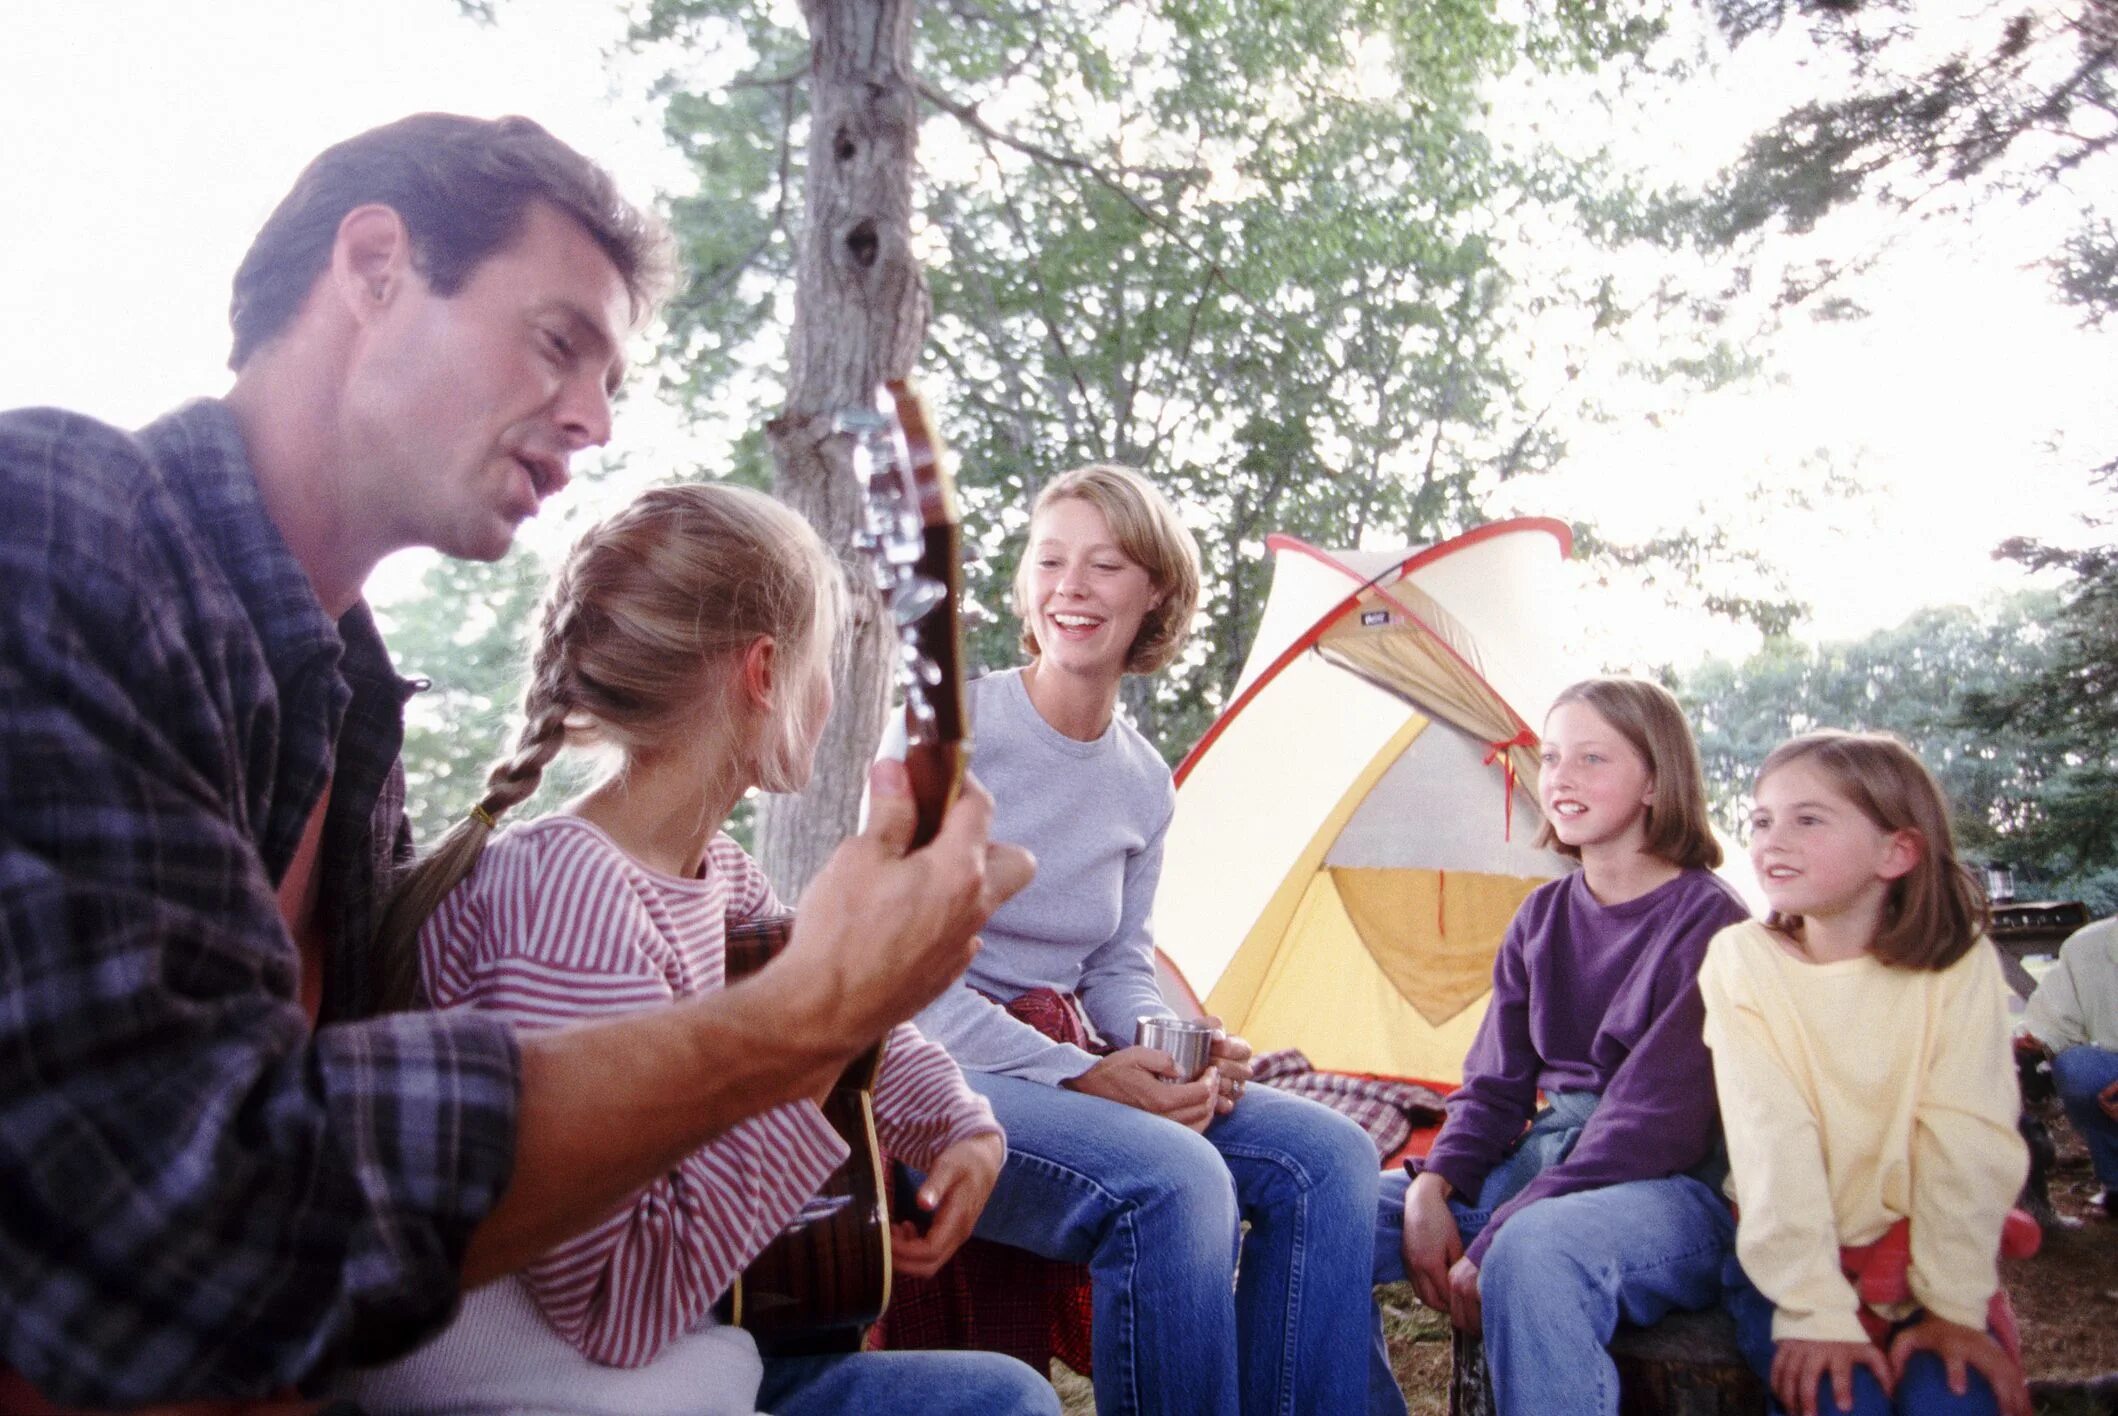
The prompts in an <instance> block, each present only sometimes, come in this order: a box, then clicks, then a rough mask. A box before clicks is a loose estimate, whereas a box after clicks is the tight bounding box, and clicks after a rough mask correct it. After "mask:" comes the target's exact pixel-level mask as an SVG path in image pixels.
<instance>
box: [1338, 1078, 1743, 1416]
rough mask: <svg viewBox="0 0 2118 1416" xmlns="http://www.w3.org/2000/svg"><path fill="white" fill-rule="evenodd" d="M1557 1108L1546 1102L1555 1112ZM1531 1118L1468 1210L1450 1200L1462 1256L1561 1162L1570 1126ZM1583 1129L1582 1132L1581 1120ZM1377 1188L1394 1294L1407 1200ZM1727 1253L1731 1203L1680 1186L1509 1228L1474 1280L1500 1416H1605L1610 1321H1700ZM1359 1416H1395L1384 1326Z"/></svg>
mask: <svg viewBox="0 0 2118 1416" xmlns="http://www.w3.org/2000/svg"><path fill="white" fill-rule="evenodd" d="M1555 1100H1556V1098H1555ZM1570 1119H1572V1118H1569V1117H1567V1116H1566V1115H1565V1114H1564V1113H1561V1114H1560V1115H1559V1116H1558V1117H1557V1118H1556V1121H1557V1123H1558V1124H1554V1120H1555V1118H1550V1117H1546V1118H1540V1120H1539V1124H1538V1125H1537V1126H1535V1127H1533V1128H1532V1129H1531V1131H1530V1132H1529V1133H1528V1134H1527V1135H1526V1136H1525V1137H1524V1139H1523V1142H1522V1144H1521V1145H1519V1146H1517V1147H1516V1149H1515V1150H1514V1151H1513V1152H1512V1153H1510V1154H1509V1156H1508V1157H1507V1158H1506V1159H1505V1160H1503V1161H1502V1162H1501V1163H1500V1164H1499V1165H1497V1166H1495V1167H1494V1168H1493V1170H1492V1171H1491V1172H1490V1173H1489V1174H1488V1175H1487V1176H1486V1180H1485V1183H1484V1185H1482V1186H1481V1187H1480V1189H1479V1192H1478V1198H1477V1200H1476V1202H1475V1203H1465V1202H1464V1201H1462V1200H1460V1199H1457V1198H1451V1199H1450V1201H1449V1209H1450V1211H1451V1212H1452V1213H1453V1214H1454V1215H1455V1216H1456V1228H1457V1232H1458V1233H1459V1234H1460V1235H1461V1236H1462V1238H1463V1242H1464V1244H1465V1245H1466V1246H1468V1245H1469V1244H1470V1242H1471V1241H1472V1240H1473V1239H1475V1238H1476V1237H1477V1236H1478V1235H1479V1234H1481V1233H1483V1232H1484V1230H1485V1227H1486V1224H1487V1222H1488V1221H1489V1220H1490V1219H1491V1218H1492V1213H1493V1211H1494V1210H1495V1209H1498V1208H1499V1207H1500V1206H1501V1205H1502V1204H1504V1203H1506V1201H1507V1200H1508V1199H1509V1197H1511V1196H1512V1195H1514V1194H1515V1192H1516V1191H1518V1190H1520V1189H1521V1188H1522V1187H1523V1186H1525V1185H1527V1184H1529V1183H1530V1181H1531V1180H1532V1179H1534V1178H1535V1177H1536V1175H1537V1173H1538V1172H1539V1171H1541V1170H1543V1169H1544V1168H1545V1167H1546V1166H1548V1165H1551V1164H1554V1163H1555V1162H1556V1161H1558V1160H1559V1159H1562V1158H1563V1157H1564V1156H1565V1154H1566V1152H1567V1151H1569V1150H1571V1149H1572V1148H1573V1142H1574V1140H1575V1139H1576V1138H1577V1137H1578V1136H1579V1135H1580V1125H1579V1121H1578V1120H1574V1121H1573V1124H1571V1125H1569V1124H1566V1123H1567V1122H1568V1121H1569V1120H1570ZM1579 1119H1583V1120H1585V1119H1586V1113H1585V1112H1584V1113H1583V1114H1582V1116H1581V1118H1579ZM1411 1183H1412V1182H1411V1177H1410V1176H1408V1175H1405V1174H1404V1173H1403V1172H1398V1173H1396V1174H1394V1175H1385V1176H1383V1178H1382V1185H1381V1189H1380V1193H1379V1195H1378V1197H1377V1201H1376V1224H1375V1250H1374V1262H1375V1267H1374V1278H1375V1281H1376V1282H1377V1283H1401V1282H1403V1281H1404V1280H1405V1278H1406V1276H1407V1275H1406V1273H1405V1258H1404V1217H1405V1216H1404V1210H1405V1191H1406V1190H1407V1189H1408V1188H1409V1187H1410V1186H1411ZM1734 1242H1735V1220H1734V1217H1733V1216H1732V1215H1731V1213H1730V1212H1729V1208H1728V1203H1727V1201H1725V1200H1723V1199H1722V1198H1721V1197H1720V1196H1719V1195H1717V1194H1715V1193H1714V1191H1713V1190H1712V1189H1711V1188H1710V1187H1709V1186H1707V1185H1706V1184H1704V1183H1702V1182H1701V1181H1699V1180H1696V1179H1693V1178H1692V1177H1691V1176H1689V1175H1674V1176H1670V1177H1668V1178H1667V1179H1662V1180H1635V1181H1631V1182H1629V1183H1627V1184H1623V1185H1611V1186H1608V1187H1606V1188H1604V1189H1600V1190H1584V1191H1580V1192H1577V1193H1575V1194H1571V1195H1557V1196H1553V1197H1551V1198H1549V1199H1543V1200H1538V1201H1536V1202H1535V1203H1534V1204H1531V1205H1528V1206H1526V1207H1524V1208H1523V1209H1520V1210H1517V1211H1516V1212H1515V1213H1514V1214H1513V1215H1511V1216H1509V1218H1508V1222H1507V1225H1506V1227H1505V1228H1503V1229H1502V1230H1501V1231H1500V1233H1499V1234H1497V1235H1496V1236H1494V1239H1493V1243H1492V1245H1491V1246H1490V1247H1489V1248H1487V1250H1486V1252H1485V1261H1484V1263H1483V1264H1481V1265H1480V1267H1479V1271H1478V1297H1479V1304H1480V1307H1481V1308H1482V1310H1483V1314H1484V1317H1483V1323H1484V1332H1483V1337H1484V1341H1485V1356H1486V1370H1487V1372H1488V1373H1489V1374H1490V1375H1491V1377H1492V1380H1493V1399H1494V1401H1495V1402H1496V1403H1497V1404H1498V1406H1499V1409H1500V1411H1501V1413H1502V1416H1574V1413H1579V1416H1614V1413H1616V1411H1617V1410H1618V1368H1617V1365H1616V1364H1615V1363H1614V1362H1612V1360H1611V1357H1610V1353H1609V1352H1608V1351H1606V1350H1605V1349H1606V1346H1607V1344H1608V1343H1609V1342H1610V1340H1611V1335H1612V1334H1613V1333H1615V1332H1616V1331H1617V1330H1618V1324H1619V1322H1620V1321H1624V1322H1629V1323H1633V1324H1636V1325H1639V1326H1642V1327H1644V1326H1646V1325H1648V1324H1650V1323H1653V1322H1656V1321H1658V1320H1659V1319H1660V1318H1661V1317H1662V1316H1663V1315H1664V1314H1665V1313H1668V1312H1669V1311H1670V1310H1671V1309H1675V1308H1686V1309H1696V1308H1710V1307H1712V1306H1713V1304H1714V1300H1715V1299H1716V1298H1717V1297H1719V1296H1720V1289H1721V1264H1722V1260H1723V1259H1724V1258H1725V1257H1726V1255H1727V1254H1728V1252H1729V1249H1730V1247H1731V1246H1732V1245H1733V1244H1734ZM1369 1372H1370V1379H1369V1401H1368V1407H1367V1409H1368V1411H1369V1412H1371V1413H1372V1416H1402V1413H1403V1412H1404V1410H1405V1404H1404V1398H1403V1396H1401V1395H1400V1394H1399V1392H1398V1390H1397V1382H1396V1379H1395V1378H1394V1377H1392V1376H1391V1374H1390V1362H1389V1355H1388V1353H1387V1351H1386V1350H1385V1348H1384V1344H1383V1338H1382V1330H1381V1325H1380V1323H1378V1324H1377V1326H1376V1329H1375V1331H1374V1334H1373V1341H1372V1345H1371V1349H1370V1359H1369Z"/></svg>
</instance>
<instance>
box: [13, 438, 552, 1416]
mask: <svg viewBox="0 0 2118 1416" xmlns="http://www.w3.org/2000/svg"><path fill="white" fill-rule="evenodd" d="M410 691H411V689H410V686H409V685H407V684H406V683H405V682H404V681H403V680H401V679H399V678H398V677H397V675H396V674H395V673H394V672H393V671H392V669H391V667H390V661H389V658H388V655H387V653H386V652H385V651H384V649H383V645H382V641H381V639H380V637H379V636H378V635H377V633H376V630H375V626H374V623H373V621H372V620H371V619H370V618H369V616H368V613H367V610H366V608H365V607H364V606H355V608H354V609H353V610H352V612H351V613H349V614H348V615H346V616H345V618H344V619H343V620H341V621H340V622H339V623H338V624H337V625H335V626H334V625H333V624H332V623H331V622H330V620H329V619H328V618H326V616H325V614H324V611H323V609H322V608H321V606H320V605H319V604H318V603H317V600H316V597H315V595H314V594H313V593H312V592H311V590H310V587H309V583H308V581H307V579H306V578H305V576H304V575H303V572H302V570H301V567H300V566H299V565H298V564H297V563H296V561H295V560H294V558H293V556H292V554H291V553H290V552H289V550H288V549H287V546H286V543H285V542H284V541H283V540H282V539H281V538H280V535H279V533H278V531H277V530H276V528H275V527H274V526H273V524H272V522H271V521H270V520H269V519H268V518H267V516H266V515H265V511H264V507H263V505H262V503H261V501H260V499H259V493H258V488H257V481H256V477H255V475H254V474H253V472H252V471H251V469H250V466H249V463H248V460H247V458H246V457H245V455H244V452H243V448H242V444H241V441H240V439H239V437H238V435H237V430H236V426H235V422H234V420H233V418H232V417H231V416H230V414H229V413H228V411H227V410H226V408H224V407H223V406H222V405H220V404H218V403H213V402H200V403H194V404H190V405H187V406H186V407H185V408H183V409H181V410H179V411H178V412H176V413H174V414H172V415H170V416H168V417H166V418H164V419H162V420H161V421H160V422H158V423H156V424H154V425H153V426H152V427H150V428H148V429H146V430H145V431H144V432H143V433H141V434H140V435H139V436H138V437H137V438H135V437H129V436H127V435H126V434H124V433H121V432H118V431H116V430H114V429H111V428H108V427H105V426H103V425H101V424H98V423H94V422H90V421H88V420H86V419H83V418H79V417H75V416H72V415H69V414H65V413H60V412H55V411H51V410H36V411H30V412H24V413H15V414H8V415H5V416H0V1364H4V1365H6V1366H10V1367H13V1368H14V1369H16V1370H17V1371H19V1372H20V1373H22V1374H23V1375H24V1376H26V1377H28V1378H29V1379H30V1381H31V1382H33V1383H34V1384H35V1385H36V1386H38V1387H39V1388H40V1389H41V1390H42V1391H43V1392H44V1393H45V1395H47V1396H49V1397H51V1398H53V1399H54V1400H59V1401H63V1402H79V1403H85V1404H93V1405H98V1406H102V1405H110V1406H117V1405H129V1404H133V1403H137V1402H140V1401H143V1400H147V1399H156V1398H158V1399H170V1398H175V1397H181V1396H236V1395H245V1394H261V1393H264V1392H267V1391H270V1390H272V1389H274V1388H279V1387H283V1386H285V1385H287V1384H288V1383H291V1382H296V1381H299V1380H301V1379H303V1378H305V1377H307V1376H310V1375H312V1374H314V1373H316V1372H318V1371H319V1370H321V1369H324V1368H327V1367H329V1366H331V1365H334V1364H336V1363H338V1362H342V1361H348V1360H355V1359H361V1360H373V1359H377V1358H380V1357H383V1356H386V1355H394V1354H395V1353H397V1352H399V1351H402V1350H404V1349H405V1348H406V1347H408V1346H409V1345H410V1344H411V1343H412V1342H414V1341H415V1340H417V1339H418V1338H420V1337H422V1336H425V1335H427V1334H428V1333H430V1332H431V1331H433V1330H434V1328H435V1327H436V1326H437V1325H438V1324H440V1323H441V1322H442V1321H443V1320H444V1319H445V1318H446V1317H447V1315H448V1314H449V1313H450V1312H451V1310H452V1309H453V1306H454V1302H455V1296H456V1269H457V1264H458V1261H459V1260H460V1258H461V1256H462V1253H463V1249H464V1245H465V1242H466V1240H467V1238H468V1236H469V1233H470V1231H471V1229H472V1227H473V1226H474V1225H475V1224H476V1223H477V1222H478V1221H479V1220H480V1219H481V1218H482V1217H483V1216H484V1215H485V1214H486V1213H487V1212H488V1211H489V1210H490V1209H491V1207H492V1206H493V1204H494V1203H495V1201H496V1200H497V1198H498V1196H499V1193H500V1191H501V1189H502V1188H503V1186H504V1185H505V1183H506V1181H507V1178H508V1175H509V1170H510V1166H511V1164H512V1161H513V1154H514V1135H515V1105H516V1097H517V1057H516V1053H515V1049H514V1044H513V1042H512V1040H511V1038H510V1035H509V1034H508V1032H507V1031H506V1029H505V1028H504V1027H502V1026H501V1025H499V1024H496V1023H494V1022H492V1021H490V1020H488V1019H485V1018H483V1017H479V1016H476V1015H434V1014H398V1015H377V1012H376V1009H375V1007H374V1003H373V1000H374V999H375V997H376V996H377V995H376V991H375V984H374V981H373V978H372V977H371V975H372V974H373V972H374V970H375V967H376V960H375V959H374V958H373V956H372V951H371V950H370V948H369V943H368V937H369V934H370V932H371V930H372V928H373V925H374V921H375V900H376V896H377V891H378V887H379V886H380V885H382V884H384V883H386V881H385V880H384V879H383V877H384V876H385V875H386V873H387V872H388V870H389V869H390V868H391V866H392V865H393V864H395V863H396V862H397V861H398V860H400V859H401V858H402V854H403V852H404V851H405V850H406V849H407V846H408V836H407V833H406V829H405V825H404V814H403V779H402V775H401V773H400V772H399V770H398V767H397V752H398V748H399V745H400V743H401V741H402V737H403V707H404V702H405V699H406V697H407V696H408V695H409V693H410ZM327 780H328V781H329V782H330V784H331V804H330V808H329V812H328V816H327V820H326V823H325V830H324V837H323V848H322V860H321V870H322V901H321V905H320V909H321V911H322V915H323V920H324V923H325V926H326V932H327V934H328V937H329V939H330V941H331V944H330V950H331V952H330V964H329V967H328V968H327V969H326V978H325V988H324V998H325V1003H324V1017H323V1019H322V1025H321V1026H319V1027H318V1028H316V1029H314V1030H312V1029H311V1027H310V1025H309V1023H308V1020H307V1019H306V1018H305V1017H304V1015H303V1013H302V1010H301V1007H300V1005H299V1002H298V991H297V971H298V967H299V965H298V954H297V951H296V948H295V945H294V942H293V941H292V939H291V938H290V937H289V935H288V933H287V930H286V928H285V926H284V924H283V923H282V921H281V916H280V910H279V904H278V900H277V896H276V889H275V886H276V882H277V881H278V880H279V878H280V876H281V875H282V873H283V872H284V871H285V870H286V868H287V865H288V862H289V861H290V860H291V859H292V857H293V854H294V851H295V848H296V845H297V843H298V841H299V839H300V836H301V833H302V828H303V826H304V824H305V823H306V821H307V819H308V816H309V813H310V811H311V810H312V809H313V807H314V805H315V803H316V801H317V800H318V798H319V796H320V794H321V793H322V791H323V789H324V786H325V783H326V781H327Z"/></svg>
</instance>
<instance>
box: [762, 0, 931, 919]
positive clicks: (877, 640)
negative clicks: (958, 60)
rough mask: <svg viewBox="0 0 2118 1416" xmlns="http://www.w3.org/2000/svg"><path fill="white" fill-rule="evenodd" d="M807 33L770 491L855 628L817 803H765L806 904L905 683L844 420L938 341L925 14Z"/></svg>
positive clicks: (843, 648) (843, 656) (813, 793)
mask: <svg viewBox="0 0 2118 1416" xmlns="http://www.w3.org/2000/svg"><path fill="white" fill-rule="evenodd" d="M802 11H803V13H804V15H805V16H806V17H807V19H808V22H809V72H810V132H809V158H808V165H809V169H808V175H807V179H806V187H805V190H804V194H803V219H802V229H801V234H800V240H799V254H798V256H797V258H796V269H795V289H794V326H793V331H792V333H791V335H790V337H789V342H788V358H787V363H788V375H787V405H786V408H785V410H784V411H783V412H782V413H781V414H780V416H779V417H777V418H775V419H773V420H772V422H771V423H770V424H768V425H767V427H766V437H767V441H768V442H769V443H770V445H771V448H772V454H773V462H774V477H773V490H774V492H775V494H776V495H778V496H779V498H780V499H781V500H783V501H785V502H786V503H787V504H788V505H789V506H792V507H793V508H795V509H796V510H797V511H799V512H801V513H802V515H803V516H805V517H807V518H808V520H809V522H810V524H811V525H813V526H815V527H816V529H817V531H818V532H819V533H820V534H821V535H822V536H823V538H824V541H825V544H827V545H829V546H830V547H831V548H832V549H833V550H835V551H836V552H837V553H838V555H839V559H840V563H841V566H842V568H843V570H844V573H845V575H846V582H847V586H848V589H849V591H850V593H849V595H848V597H847V600H848V606H849V610H850V613H849V614H848V616H847V623H846V625H845V628H844V629H843V631H842V632H841V634H840V638H839V646H838V649H839V652H838V660H837V662H836V664H835V665H834V666H833V669H834V679H835V682H836V688H837V697H838V701H837V706H836V707H834V708H833V710H832V713H831V720H830V722H829V723H828V724H827V725H826V726H825V729H824V737H823V742H822V744H821V745H820V746H819V747H818V749H817V754H816V772H815V775H814V776H813V777H812V778H811V779H810V783H809V788H808V790H807V791H805V792H803V793H802V794H801V795H800V796H796V797H767V798H765V800H764V801H763V802H762V804H761V806H760V809H759V812H758V824H757V838H756V839H757V848H758V849H757V854H758V859H759V862H760V863H761V864H762V865H763V866H764V868H765V871H766V873H767V874H768V875H770V876H771V878H772V881H773V883H774V885H775V886H776V887H777V888H778V890H779V892H780V894H781V895H782V896H783V897H784V898H786V899H789V900H792V899H796V898H798V897H799V895H800V893H801V891H802V889H803V887H804V886H806V885H807V884H808V882H809V879H810V877H811V876H813V875H814V874H815V873H816V871H817V869H818V867H820V866H821V865H822V864H823V862H824V858H825V857H826V856H828V855H829V854H830V853H831V849H832V847H833V846H835V845H836V844H837V843H838V842H839V840H840V839H841V838H842V837H843V836H844V835H845V834H846V833H847V832H849V831H850V830H852V828H853V825H854V822H855V818H856V817H857V815H858V813H859V809H860V796H861V789H862V786H863V783H864V782H865V780H866V773H867V765H868V763H869V761H870V760H871V759H872V758H873V757H874V755H875V749H876V744H877V742H878V741H879V739H880V737H881V733H882V725H883V715H884V711H885V709H886V708H887V707H888V704H889V700H890V697H891V690H892V686H893V683H894V669H893V666H894V665H895V663H896V662H897V657H896V637H895V635H894V633H893V632H892V631H891V629H890V626H889V625H888V623H887V622H886V619H885V616H884V614H883V611H882V606H881V603H880V600H879V598H878V597H877V594H876V592H875V589H874V584H873V581H872V580H871V579H870V577H869V574H868V571H867V569H866V567H865V566H864V565H863V564H862V563H861V562H860V560H859V557H858V556H857V555H856V554H855V552H854V551H853V549H852V545H853V534H854V532H855V530H856V529H857V528H858V526H859V524H860V516H861V492H862V488H861V487H860V486H859V485H858V484H857V483H856V480H855V478H854V475H853V471H852V466H851V462H850V460H849V458H848V456H847V452H848V448H847V442H848V440H847V439H846V438H844V437H834V436H833V435H832V431H831V423H832V418H833V417H834V415H835V414H837V413H838V412H839V411H840V410H841V409H844V408H848V407H855V406H861V407H865V406H868V405H870V404H871V403H872V402H873V399H874V394H875V389H876V386H877V385H878V384H879V383H881V382H882V381H883V380H884V379H890V378H902V377H904V376H905V375H906V374H908V373H910V372H911V369H912V365H913V362H914V361H915V360H916V359H917V357H918V355H919V348H920V345H921V343H922V342H923V341H924V339H925V337H926V327H927V314H928V303H927V284H926V277H925V274H924V273H923V272H922V271H921V269H920V267H919V264H918V262H917V261H915V260H914V259H913V256H912V248H911V229H912V173H913V161H914V158H913V152H914V146H915V143H916V140H917V136H918V120H919V113H918V100H917V96H916V92H915V89H914V85H913V75H912V62H911V53H912V19H913V13H914V0H803V5H802Z"/></svg>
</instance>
